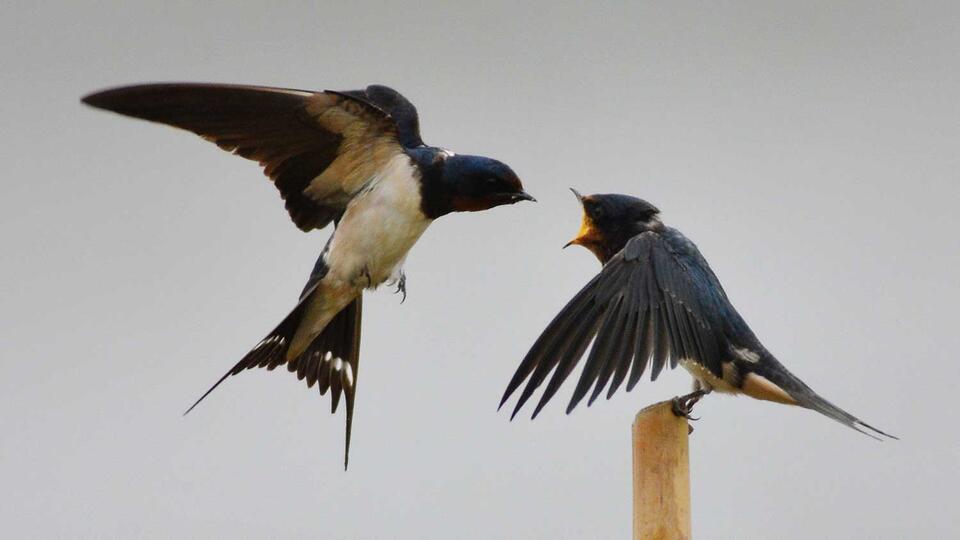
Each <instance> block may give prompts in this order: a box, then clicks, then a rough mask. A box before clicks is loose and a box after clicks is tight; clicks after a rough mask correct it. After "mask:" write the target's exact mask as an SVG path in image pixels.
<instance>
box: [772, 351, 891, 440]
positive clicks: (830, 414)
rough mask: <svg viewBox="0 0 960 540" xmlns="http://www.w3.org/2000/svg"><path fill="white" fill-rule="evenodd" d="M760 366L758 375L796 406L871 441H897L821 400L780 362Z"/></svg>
mask: <svg viewBox="0 0 960 540" xmlns="http://www.w3.org/2000/svg"><path fill="white" fill-rule="evenodd" d="M762 365H763V368H762V372H760V371H759V370H758V373H759V374H761V375H762V376H763V377H765V378H767V379H769V380H770V381H771V382H773V383H774V384H776V385H777V386H778V387H780V388H782V389H783V390H784V391H786V392H787V393H788V394H789V395H790V397H792V398H794V399H795V400H796V401H797V405H799V406H801V407H804V408H806V409H810V410H813V411H816V412H818V413H820V414H822V415H824V416H826V417H827V418H832V419H833V420H836V421H837V422H840V423H841V424H843V425H845V426H847V427H849V428H852V429H855V430H857V431H859V432H860V433H863V434H864V435H866V436H868V437H871V438H873V439H877V440H883V439H881V438H880V437H878V436H877V435H881V436H883V437H888V438H890V439H896V440H899V438H898V437H896V436H894V435H891V434H889V433H886V432H884V431H881V430H879V429H877V428H875V427H873V426H871V425H870V424H868V423H866V422H864V421H863V420H860V419H859V418H857V417H856V416H854V415H852V414H850V413H848V412H847V411H845V410H843V409H841V408H840V407H837V406H836V405H834V404H833V403H830V402H829V401H827V400H826V399H824V398H822V397H821V396H820V395H819V394H817V393H816V392H814V391H813V390H812V389H811V388H810V387H809V386H807V385H806V384H805V383H804V382H803V381H801V380H800V379H799V378H798V377H797V376H796V375H794V374H792V373H790V371H788V370H787V368H785V367H783V365H782V364H780V362H778V361H777V360H775V359H773V358H772V357H770V358H765V359H764V362H763V364H762Z"/></svg>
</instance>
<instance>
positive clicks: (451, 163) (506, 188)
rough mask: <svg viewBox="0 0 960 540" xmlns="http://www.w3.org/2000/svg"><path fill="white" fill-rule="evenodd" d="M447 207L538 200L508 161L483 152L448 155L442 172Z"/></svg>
mask: <svg viewBox="0 0 960 540" xmlns="http://www.w3.org/2000/svg"><path fill="white" fill-rule="evenodd" d="M441 175H442V177H441V184H442V185H443V188H444V189H443V190H442V191H443V196H444V199H445V201H444V203H445V204H444V205H443V206H444V207H445V208H444V210H446V211H445V212H443V213H448V212H478V211H480V210H487V209H490V208H493V207H495V206H501V205H504V204H513V203H516V202H519V201H536V199H534V198H533V197H532V196H531V195H530V194H529V193H527V192H525V191H524V190H523V184H521V183H520V179H519V178H517V175H516V173H514V172H513V170H512V169H511V168H510V167H508V166H507V165H506V164H504V163H501V162H499V161H497V160H495V159H490V158H487V157H482V156H461V155H459V154H452V155H447V156H446V157H445V159H444V163H443V169H442V172H441Z"/></svg>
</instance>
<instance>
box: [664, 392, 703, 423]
mask: <svg viewBox="0 0 960 540" xmlns="http://www.w3.org/2000/svg"><path fill="white" fill-rule="evenodd" d="M709 393H710V390H707V389H700V390H694V391H693V392H690V393H689V394H687V395H685V396H677V397H675V398H673V414H675V415H677V416H682V417H684V418H686V419H688V420H699V418H693V417H692V416H690V413H691V412H693V406H694V405H696V404H697V402H698V401H700V398H702V397H703V396H705V395H707V394H709Z"/></svg>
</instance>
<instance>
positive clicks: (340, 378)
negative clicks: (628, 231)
mask: <svg viewBox="0 0 960 540" xmlns="http://www.w3.org/2000/svg"><path fill="white" fill-rule="evenodd" d="M83 102H84V103H86V104H88V105H91V106H93V107H97V108H100V109H106V110H108V111H113V112H117V113H120V114H124V115H127V116H132V117H135V118H142V119H144V120H150V121H153V122H160V123H163V124H168V125H171V126H175V127H179V128H183V129H186V130H189V131H192V132H194V133H196V134H198V135H200V136H201V137H203V138H204V139H206V140H208V141H212V142H213V143H215V144H216V145H217V146H219V147H220V148H223V149H224V150H228V151H230V152H233V153H234V154H237V155H239V156H242V157H245V158H247V159H251V160H254V161H258V162H259V163H260V165H261V166H263V168H264V172H265V173H266V175H267V176H268V177H270V180H272V181H273V183H274V185H275V186H276V187H277V189H278V190H279V191H280V195H281V196H282V197H283V199H284V201H286V208H287V211H288V212H289V214H290V218H291V219H292V220H293V222H294V223H295V224H296V226H297V227H299V228H300V229H301V230H303V231H304V232H308V231H311V230H314V229H322V228H324V227H326V226H327V225H329V224H330V223H333V224H334V226H335V229H334V231H333V234H332V235H331V236H330V239H329V240H328V241H327V245H326V247H325V248H324V249H323V251H322V252H321V253H320V257H319V258H318V259H317V262H316V264H315V266H314V268H313V271H312V272H311V273H310V278H309V280H308V281H307V285H306V286H305V287H304V289H303V292H302V293H301V295H300V300H299V302H298V303H297V305H296V307H294V309H293V311H291V312H290V314H289V315H287V316H286V318H284V319H283V321H282V322H281V323H280V324H279V325H278V326H277V327H276V328H274V329H273V331H272V332H270V333H269V334H268V335H267V337H265V338H263V340H261V341H260V343H258V344H257V345H256V346H255V347H254V348H253V350H251V351H250V352H249V353H247V355H246V356H244V357H243V358H242V359H241V360H240V362H238V363H237V364H236V365H235V366H233V368H231V369H230V371H228V372H227V373H226V374H225V375H224V376H223V377H221V379H220V380H219V381H217V382H216V384H214V385H213V386H212V387H211V388H210V390H207V392H206V393H205V394H204V395H203V396H201V397H200V399H198V400H197V402H196V403H194V404H193V407H195V406H196V405H197V404H198V403H200V401H202V400H203V398H205V397H206V396H207V395H208V394H209V393H210V392H211V391H213V389H214V388H216V387H217V386H218V385H219V384H220V383H221V382H223V381H224V380H225V379H226V378H227V377H229V376H230V375H236V374H237V373H240V372H241V371H244V370H246V369H252V368H256V367H261V368H267V369H268V370H272V369H274V368H276V367H278V366H280V365H283V364H286V366H287V369H288V370H289V371H291V372H296V374H297V378H299V379H306V382H307V386H310V387H312V386H313V385H314V384H316V385H317V388H319V390H320V393H321V394H325V393H326V392H327V391H328V390H329V391H330V394H331V409H332V411H333V412H336V410H337V405H338V404H339V402H340V396H341V395H343V396H344V399H345V401H346V409H347V413H346V414H347V418H346V424H347V425H346V444H345V449H344V467H346V465H347V462H348V458H349V454H350V433H351V426H352V422H353V401H354V396H355V395H356V385H357V369H358V367H359V363H360V318H361V311H362V310H361V307H362V306H361V302H362V294H363V291H364V289H374V288H376V287H378V286H379V285H381V284H384V283H386V284H396V285H397V290H398V291H403V292H404V294H406V289H405V283H406V279H405V276H404V274H403V262H404V260H405V259H406V257H407V253H408V252H409V251H410V248H411V247H413V245H414V243H416V241H417V240H418V239H419V238H420V235H421V234H423V232H424V231H425V230H426V229H427V227H428V226H429V225H430V224H431V223H433V221H434V220H435V219H437V218H439V217H441V216H444V215H446V214H449V213H451V212H464V211H480V210H488V209H490V208H493V207H496V206H501V205H507V204H513V203H516V202H519V201H532V200H534V199H533V197H531V196H530V195H528V194H527V193H526V192H525V191H524V190H523V185H522V184H521V183H520V179H519V178H517V175H516V174H514V172H513V170H511V169H510V167H508V166H507V165H505V164H503V163H501V162H499V161H497V160H494V159H490V158H487V157H482V156H469V155H458V154H454V153H453V152H451V151H449V150H446V149H443V148H438V147H435V146H427V145H426V144H424V142H423V140H422V139H421V138H420V120H419V117H418V116H417V110H416V108H414V106H413V104H412V103H410V102H409V101H407V99H406V98H404V97H403V96H402V95H400V94H399V93H398V92H396V91H395V90H393V89H391V88H387V87H386V86H378V85H373V86H368V87H367V88H366V89H364V90H349V91H343V92H336V91H329V90H328V91H323V92H314V91H306V90H291V89H286V88H269V87H263V86H242V85H224V84H193V83H176V84H146V85H138V86H126V87H122V88H114V89H111V90H105V91H103V92H98V93H96V94H92V95H89V96H87V97H85V98H84V99H83ZM193 407H190V409H191V410H192V409H193ZM187 412H190V410H188V411H187Z"/></svg>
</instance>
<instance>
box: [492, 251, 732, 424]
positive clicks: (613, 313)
mask: <svg viewBox="0 0 960 540" xmlns="http://www.w3.org/2000/svg"><path fill="white" fill-rule="evenodd" d="M672 240H674V239H672V238H670V236H669V233H668V234H667V235H666V236H665V235H664V234H661V233H657V232H646V233H642V234H639V235H637V236H636V237H634V238H633V239H631V240H630V241H629V242H628V243H627V244H626V246H625V247H624V249H623V250H621V252H620V253H618V254H617V255H615V256H614V257H613V258H611V259H610V260H609V261H608V262H607V264H605V265H604V267H603V269H602V270H601V272H600V274H599V275H598V276H597V277H595V278H594V279H593V280H591V282H590V283H589V284H588V285H587V286H586V287H584V288H583V289H582V290H581V291H580V292H579V293H578V294H577V296H576V297H574V299H573V300H572V301H571V302H570V303H569V304H568V305H567V306H566V307H565V308H564V309H563V310H562V311H561V312H560V314H559V315H557V317H556V318H555V319H554V320H553V322H551V323H550V325H548V326H547V329H546V330H545V331H544V333H543V334H542V335H541V336H540V338H539V339H538V340H537V341H536V342H535V343H534V346H533V347H532V348H531V350H530V352H529V353H528V354H527V356H526V357H525V358H524V361H523V362H522V363H521V365H520V368H519V369H518V370H517V372H516V373H515V374H514V377H513V379H512V380H511V381H510V384H509V385H508V386H507V389H506V392H505V393H504V397H503V400H502V401H501V406H502V404H503V403H504V402H506V400H507V399H509V397H510V395H511V394H512V393H513V392H514V391H515V390H516V389H517V388H518V387H519V386H520V384H522V383H523V381H524V380H527V378H528V377H529V380H527V385H526V387H525V388H524V391H523V393H522V394H521V396H520V399H519V401H518V402H517V405H516V408H515V409H514V414H516V412H517V411H519V409H520V407H522V406H523V404H524V403H525V402H526V401H527V400H528V399H529V398H530V396H531V395H532V393H533V391H534V390H535V389H536V388H537V387H538V386H539V385H540V384H541V383H542V382H543V379H544V378H545V377H546V374H547V373H548V372H549V371H550V370H551V369H553V368H554V367H556V368H557V372H556V373H555V375H554V378H553V379H552V380H551V383H550V384H549V385H548V388H547V390H546V391H545V392H544V394H543V396H542V397H541V399H540V402H539V404H538V406H537V409H536V411H535V413H534V415H536V413H538V412H539V411H540V409H541V408H542V407H543V406H544V405H545V404H546V402H547V401H549V399H550V398H551V397H552V396H553V395H554V393H555V392H556V391H557V388H558V387H559V386H560V383H562V382H563V380H564V379H565V378H566V377H567V376H568V375H569V373H570V371H571V370H572V369H573V367H574V366H575V364H576V363H577V362H578V361H579V359H580V358H581V357H582V355H583V353H584V352H585V349H586V347H587V345H588V344H589V342H590V341H591V340H592V339H593V338H594V336H596V340H595V341H594V344H593V349H592V350H591V351H590V355H589V356H588V359H587V362H586V365H585V367H584V369H583V372H582V374H581V376H580V380H579V381H578V383H577V386H576V388H575V390H574V393H573V396H572V398H571V401H570V404H569V405H568V406H567V412H568V413H569V412H571V411H572V410H573V409H574V408H575V407H576V405H577V404H578V403H579V402H580V400H582V399H583V398H584V397H585V396H586V394H587V392H588V391H589V389H590V388H591V387H593V391H592V393H591V395H590V399H589V400H588V403H592V402H593V401H594V400H595V399H596V398H597V397H599V396H600V394H601V393H602V392H603V390H604V389H607V397H608V398H609V397H611V396H612V395H613V394H614V393H615V392H616V390H617V389H618V388H619V387H620V386H621V385H622V384H623V382H624V380H625V379H626V378H627V375H628V373H629V381H628V382H627V389H628V390H629V389H631V388H632V387H633V385H635V384H636V382H637V381H639V379H640V377H641V376H642V375H643V372H644V369H645V367H646V366H647V365H648V364H649V366H650V375H651V378H652V379H656V377H657V375H659V374H660V372H661V371H662V370H663V369H664V368H665V367H666V366H667V365H669V366H670V367H675V366H676V365H677V362H678V361H679V360H680V359H681V358H683V359H693V360H694V361H696V362H698V363H700V364H702V365H704V366H706V367H707V368H708V369H710V370H711V371H713V372H715V373H717V374H718V376H719V375H720V373H721V366H720V363H721V356H720V354H719V352H720V350H721V349H720V348H719V347H715V346H712V347H711V346H707V345H704V344H709V343H711V342H715V341H717V336H716V335H715V334H713V333H711V332H710V323H707V322H703V321H711V322H712V319H711V318H715V317H716V316H717V315H716V314H715V313H713V312H710V311H708V310H704V309H703V305H704V303H705V302H703V301H701V299H700V298H699V295H701V294H703V292H704V291H707V290H710V289H709V288H705V287H700V286H698V285H697V284H696V283H695V281H697V280H702V279H709V276H706V275H704V274H703V272H698V271H697V270H696V269H694V268H695V267H694V265H689V264H686V261H684V260H683V259H682V257H684V255H683V254H682V253H680V252H679V251H678V250H676V249H675V247H674V245H672V244H671V241H672ZM711 275H712V274H711ZM585 306H587V307H589V309H587V308H585ZM562 339H569V340H572V342H571V343H570V344H568V346H567V347H565V348H564V347H561V346H558V345H557V343H558V342H560V340H562ZM631 368H632V370H631ZM531 374H532V375H531ZM608 384H609V388H608Z"/></svg>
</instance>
